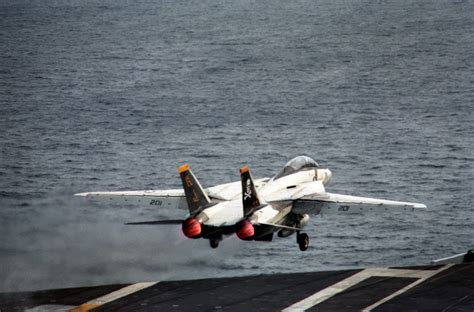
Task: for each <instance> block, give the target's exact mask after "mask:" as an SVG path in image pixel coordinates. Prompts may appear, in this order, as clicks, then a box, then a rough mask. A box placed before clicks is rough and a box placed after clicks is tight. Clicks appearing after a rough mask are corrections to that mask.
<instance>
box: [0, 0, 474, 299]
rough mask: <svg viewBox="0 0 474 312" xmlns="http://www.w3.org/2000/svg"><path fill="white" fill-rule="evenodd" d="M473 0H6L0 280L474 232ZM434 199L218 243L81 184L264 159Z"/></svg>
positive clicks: (388, 257) (292, 266) (258, 264)
mask: <svg viewBox="0 0 474 312" xmlns="http://www.w3.org/2000/svg"><path fill="white" fill-rule="evenodd" d="M472 12H474V3H473V2H472V1H403V0H402V1H400V0H397V1H357V2H356V1H279V0H276V1H275V0H272V1H266V0H263V1H245V0H237V1H235V0H233V1H175V0H173V1H125V0H123V1H105V3H104V1H79V2H78V1H48V0H46V1H25V0H21V1H1V6H0V42H1V47H0V66H1V67H0V99H1V102H0V103H1V106H0V144H1V145H0V151H1V153H0V157H1V158H0V217H1V226H0V235H1V240H0V281H1V282H0V291H6V290H24V289H38V288H45V287H66V286H80V285H90V284H104V283H115V282H132V281H143V280H163V279H183V278H197V277H210V276H231V275H242V274H258V273H270V272H292V271H307V270H327V269H334V268H347V267H360V266H385V265H410V264H423V263H427V262H429V261H430V260H431V259H434V258H438V257H442V256H446V255H450V254H452V253H458V252H462V251H465V250H466V249H467V248H472V247H473V246H474V239H473V237H474V235H473V234H474V231H473V228H474V227H473V223H474V220H473V216H474V208H473V206H472V201H473V178H474V171H473V163H474V153H473V147H474V139H473V138H474V128H473V121H474V118H473V117H474V116H473V109H474V100H473V99H474V35H473V34H474V14H472ZM299 154H306V155H309V156H311V157H313V158H315V159H316V160H317V161H319V162H320V164H321V165H322V166H324V167H329V168H330V169H331V170H332V171H333V174H334V178H333V181H332V184H331V185H330V187H329V190H331V191H335V192H344V193H349V194H354V195H366V196H374V197H382V198H388V199H395V200H407V201H419V202H423V203H426V204H427V205H428V207H429V210H428V211H426V212H421V213H416V214H410V215H404V214H400V213H393V214H391V213H388V214H383V215H366V216H359V215H355V216H350V217H347V216H326V217H323V218H322V217H315V218H313V219H312V221H311V223H310V225H309V226H308V228H307V232H308V233H309V234H310V236H311V238H312V246H311V248H310V249H309V250H308V251H307V252H305V253H301V252H300V251H299V250H298V248H297V246H296V244H295V242H294V237H290V238H288V239H279V240H277V241H275V242H273V243H270V244H266V243H248V242H242V241H239V240H238V239H236V238H229V239H227V240H226V241H224V242H223V243H222V245H221V247H219V249H217V250H211V249H210V248H208V243H207V241H190V240H186V239H185V238H183V237H182V235H181V234H180V229H179V228H177V227H167V228H155V227H126V226H123V225H122V224H123V222H125V221H131V220H143V219H155V218H163V217H175V216H181V215H182V214H183V212H182V211H178V212H174V211H159V210H153V209H150V208H149V207H129V206H125V205H118V204H99V203H90V202H87V201H85V200H83V199H81V198H73V197H72V194H73V193H75V192H82V191H92V190H125V189H148V188H156V189H161V188H177V187H180V180H179V177H178V174H177V171H176V167H177V166H178V165H180V164H182V163H183V162H189V163H190V164H191V166H192V168H193V170H194V172H195V174H196V175H197V176H198V177H199V178H200V180H201V182H202V184H204V185H206V186H211V185H214V184H218V183H223V182H230V181H233V180H237V179H238V178H239V173H238V168H240V166H242V165H244V164H249V165H250V167H251V168H252V170H253V173H254V176H258V177H263V176H271V175H272V174H273V173H275V172H276V171H278V170H279V169H280V167H281V166H283V165H284V164H285V162H286V161H287V160H288V159H290V158H292V157H293V156H296V155H299Z"/></svg>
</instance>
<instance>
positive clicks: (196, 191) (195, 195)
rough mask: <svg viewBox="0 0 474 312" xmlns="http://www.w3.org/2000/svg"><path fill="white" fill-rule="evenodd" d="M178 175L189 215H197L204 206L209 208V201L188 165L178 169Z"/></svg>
mask: <svg viewBox="0 0 474 312" xmlns="http://www.w3.org/2000/svg"><path fill="white" fill-rule="evenodd" d="M178 171H179V175H180V176H181V180H182V182H183V189H184V194H185V195H186V201H187V202H188V208H189V213H190V214H191V215H193V214H196V213H198V212H199V211H201V210H202V209H203V208H205V207H206V206H209V204H210V203H211V200H210V199H209V197H208V196H207V194H206V192H204V190H203V188H202V186H201V184H200V183H199V181H198V180H197V179H196V177H195V176H194V174H193V172H192V171H191V168H189V165H188V164H184V165H182V166H180V167H178Z"/></svg>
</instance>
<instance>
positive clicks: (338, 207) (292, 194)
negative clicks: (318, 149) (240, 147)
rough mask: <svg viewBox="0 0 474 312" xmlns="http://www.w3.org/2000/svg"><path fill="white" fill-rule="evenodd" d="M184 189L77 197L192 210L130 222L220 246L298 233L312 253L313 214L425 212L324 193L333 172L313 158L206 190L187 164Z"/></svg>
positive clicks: (183, 170) (246, 169) (247, 174)
mask: <svg viewBox="0 0 474 312" xmlns="http://www.w3.org/2000/svg"><path fill="white" fill-rule="evenodd" d="M178 171H179V173H180V176H181V180H182V182H183V190H149V191H124V192H89V193H79V194H75V195H77V196H86V197H92V198H107V199H122V200H124V201H127V202H130V201H138V202H141V203H147V204H150V205H154V206H159V207H167V208H182V209H186V208H187V209H188V210H189V215H188V216H187V217H186V218H184V220H159V221H144V222H131V223H127V224H135V225H137V224H181V225H182V230H183V233H184V235H185V236H187V237H189V238H204V239H209V242H210V245H211V247H212V248H217V246H218V245H219V243H220V242H221V241H222V239H223V237H224V236H226V235H232V234H234V233H235V234H236V235H237V237H239V238H240V239H242V240H248V241H251V240H254V241H272V240H273V236H274V233H275V232H277V236H278V237H287V236H290V235H292V234H294V233H296V242H297V244H298V246H299V248H300V250H302V251H304V250H306V249H308V246H309V237H308V235H307V234H306V233H302V232H301V231H302V229H303V227H304V226H305V225H306V224H307V223H308V221H309V215H310V214H313V215H317V214H320V213H324V212H331V211H336V212H340V213H348V212H360V211H364V210H388V209H389V208H390V209H392V208H396V209H404V210H413V209H417V208H422V209H423V208H426V206H425V205H423V204H419V203H409V202H400V201H392V200H384V199H376V198H367V197H357V196H349V195H341V194H335V193H329V192H326V190H325V186H326V185H327V184H328V183H329V181H330V180H331V177H332V173H331V171H330V170H329V169H322V168H320V167H319V165H318V163H316V162H315V161H314V160H313V159H311V158H309V157H307V156H298V157H296V158H294V159H292V160H290V161H289V162H288V163H287V164H286V165H285V167H283V169H282V170H281V171H280V172H279V173H278V174H277V175H275V176H274V177H272V178H264V179H258V180H254V179H253V178H252V175H251V174H250V170H249V167H248V166H244V167H242V168H241V169H240V182H239V181H238V182H233V183H226V184H220V185H216V186H213V187H209V188H203V187H202V186H201V184H200V183H199V181H198V180H197V179H196V177H195V176H194V174H193V173H192V171H191V168H190V167H189V165H187V164H184V165H182V166H180V167H179V168H178Z"/></svg>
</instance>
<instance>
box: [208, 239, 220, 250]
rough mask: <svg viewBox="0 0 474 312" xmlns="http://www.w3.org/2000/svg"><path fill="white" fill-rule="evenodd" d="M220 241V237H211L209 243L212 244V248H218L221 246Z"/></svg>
mask: <svg viewBox="0 0 474 312" xmlns="http://www.w3.org/2000/svg"><path fill="white" fill-rule="evenodd" d="M219 242H220V240H219V239H210V240H209V245H211V248H214V249H215V248H217V247H219Z"/></svg>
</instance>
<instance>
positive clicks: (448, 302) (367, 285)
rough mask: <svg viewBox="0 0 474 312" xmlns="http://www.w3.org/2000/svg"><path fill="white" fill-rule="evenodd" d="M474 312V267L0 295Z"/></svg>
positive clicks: (11, 304)
mask: <svg viewBox="0 0 474 312" xmlns="http://www.w3.org/2000/svg"><path fill="white" fill-rule="evenodd" d="M90 309H92V310H94V311H116V310H120V311H214V310H215V311H281V310H283V311H302V310H307V311H356V310H357V311H360V310H364V311H473V310H474V264H472V263H471V264H446V265H434V266H420V267H409V268H408V267H407V268H403V267H402V268H368V269H359V270H342V271H327V272H309V273H289V274H272V275H256V276H243V277H229V278H211V279H200V280H187V281H164V282H145V283H137V284H123V285H108V286H97V287H81V288H70V289H59V290H42V291H32V292H17V293H3V294H0V310H1V311H24V310H27V311H87V310H90Z"/></svg>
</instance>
